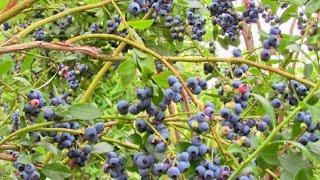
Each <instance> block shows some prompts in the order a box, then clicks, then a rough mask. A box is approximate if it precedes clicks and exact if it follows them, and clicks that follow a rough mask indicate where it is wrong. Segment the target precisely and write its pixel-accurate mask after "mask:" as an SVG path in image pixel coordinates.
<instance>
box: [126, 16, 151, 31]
mask: <svg viewBox="0 0 320 180" xmlns="http://www.w3.org/2000/svg"><path fill="white" fill-rule="evenodd" d="M152 24H153V20H152V19H149V20H138V21H128V25H129V26H131V27H132V28H134V29H140V30H143V29H147V28H149V27H150V26H151V25H152Z"/></svg>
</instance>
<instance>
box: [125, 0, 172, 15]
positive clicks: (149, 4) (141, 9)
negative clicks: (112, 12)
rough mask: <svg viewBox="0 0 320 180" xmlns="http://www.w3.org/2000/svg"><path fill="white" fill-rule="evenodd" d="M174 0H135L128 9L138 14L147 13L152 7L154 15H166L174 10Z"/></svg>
mask: <svg viewBox="0 0 320 180" xmlns="http://www.w3.org/2000/svg"><path fill="white" fill-rule="evenodd" d="M172 5H173V0H161V1H159V0H134V1H132V2H131V3H130V4H129V6H128V11H129V12H130V13H131V14H133V15H135V16H137V15H139V14H145V13H146V12H147V11H148V10H149V9H150V8H152V9H153V10H154V12H153V14H152V17H153V18H154V19H156V18H157V17H158V16H161V17H164V16H166V15H168V13H169V12H170V11H171V10H172Z"/></svg>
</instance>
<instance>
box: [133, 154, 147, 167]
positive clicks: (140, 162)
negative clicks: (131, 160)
mask: <svg viewBox="0 0 320 180" xmlns="http://www.w3.org/2000/svg"><path fill="white" fill-rule="evenodd" d="M136 164H137V166H138V168H141V169H145V168H147V167H149V165H150V161H149V158H148V157H147V156H145V155H141V156H139V157H138V158H137V161H136Z"/></svg>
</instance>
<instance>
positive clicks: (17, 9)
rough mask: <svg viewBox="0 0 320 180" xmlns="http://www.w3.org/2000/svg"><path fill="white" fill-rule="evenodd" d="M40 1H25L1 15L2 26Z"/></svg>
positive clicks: (0, 22)
mask: <svg viewBox="0 0 320 180" xmlns="http://www.w3.org/2000/svg"><path fill="white" fill-rule="evenodd" d="M36 1H38V0H24V1H21V2H20V3H19V4H17V5H15V6H13V7H12V8H10V9H9V10H7V11H5V12H3V13H1V14H0V24H2V23H3V22H5V21H6V20H8V19H10V18H12V17H14V16H16V15H18V14H19V12H21V11H22V10H24V9H27V8H29V7H30V6H31V5H32V4H34V3H35V2H36Z"/></svg>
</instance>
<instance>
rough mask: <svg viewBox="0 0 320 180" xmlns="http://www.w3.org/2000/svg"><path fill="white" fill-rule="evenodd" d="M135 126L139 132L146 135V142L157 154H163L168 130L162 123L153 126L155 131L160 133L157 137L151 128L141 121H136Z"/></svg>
mask: <svg viewBox="0 0 320 180" xmlns="http://www.w3.org/2000/svg"><path fill="white" fill-rule="evenodd" d="M135 126H136V128H137V130H138V131H139V132H141V133H143V132H147V133H148V138H147V142H148V143H149V144H151V145H153V147H154V148H155V151H156V152H157V153H164V152H165V151H166V150H167V144H166V142H165V140H168V139H169V130H168V129H167V127H166V126H165V125H164V124H163V123H159V124H157V125H155V128H156V130H157V131H158V132H159V133H160V134H159V135H158V134H156V133H155V132H153V130H152V129H151V127H150V126H149V125H148V124H147V123H146V121H145V120H143V119H137V120H136V122H135Z"/></svg>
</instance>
